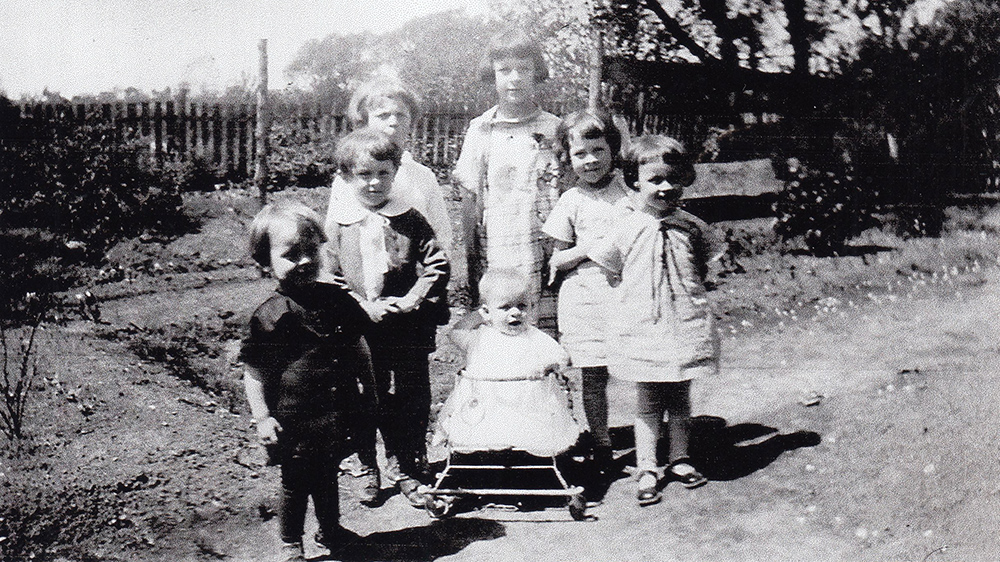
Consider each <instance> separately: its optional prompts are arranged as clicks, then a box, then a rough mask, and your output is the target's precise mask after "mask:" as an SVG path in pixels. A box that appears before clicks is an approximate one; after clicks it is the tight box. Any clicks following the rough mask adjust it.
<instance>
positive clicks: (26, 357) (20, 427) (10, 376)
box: [0, 293, 47, 441]
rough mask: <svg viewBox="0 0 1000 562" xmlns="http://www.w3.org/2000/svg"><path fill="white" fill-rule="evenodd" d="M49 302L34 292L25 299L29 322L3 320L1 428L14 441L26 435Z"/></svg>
mask: <svg viewBox="0 0 1000 562" xmlns="http://www.w3.org/2000/svg"><path fill="white" fill-rule="evenodd" d="M46 304H47V303H46V302H45V300H44V299H41V298H39V297H38V296H36V295H35V294H34V293H31V294H29V295H28V298H27V299H25V301H24V306H25V307H26V308H27V310H26V311H25V313H26V316H28V318H29V321H28V323H27V325H26V326H23V327H17V328H12V327H10V326H7V325H6V323H5V322H0V371H2V372H0V377H2V378H0V400H2V404H0V432H3V434H4V435H5V436H7V439H9V440H10V441H14V440H18V439H22V438H23V437H24V419H25V415H26V413H27V406H28V397H29V393H30V392H31V388H32V385H33V384H34V383H35V379H36V377H37V376H38V349H37V336H38V330H39V327H40V326H41V324H42V318H43V317H44V316H45V308H46V306H45V305H46Z"/></svg>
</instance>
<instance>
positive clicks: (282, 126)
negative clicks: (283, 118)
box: [268, 122, 336, 189]
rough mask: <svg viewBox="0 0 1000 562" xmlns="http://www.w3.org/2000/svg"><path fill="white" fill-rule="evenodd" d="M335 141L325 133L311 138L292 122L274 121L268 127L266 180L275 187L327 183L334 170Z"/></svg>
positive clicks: (309, 185)
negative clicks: (269, 129)
mask: <svg viewBox="0 0 1000 562" xmlns="http://www.w3.org/2000/svg"><path fill="white" fill-rule="evenodd" d="M335 145H336V142H335V141H334V140H333V139H331V138H330V137H329V136H324V137H322V138H320V139H318V140H314V139H312V138H310V137H309V135H308V134H306V133H305V132H304V131H303V130H302V129H301V128H298V127H295V126H294V125H293V124H290V123H285V122H282V123H275V124H274V125H272V127H271V154H270V156H269V160H268V165H269V169H270V172H271V178H270V182H269V184H270V185H271V186H274V187H275V188H279V189H280V188H283V187H287V186H291V185H297V186H300V187H316V186H319V185H329V184H330V182H331V181H332V180H333V175H334V172H336V165H335V162H334V159H333V153H334V147H335Z"/></svg>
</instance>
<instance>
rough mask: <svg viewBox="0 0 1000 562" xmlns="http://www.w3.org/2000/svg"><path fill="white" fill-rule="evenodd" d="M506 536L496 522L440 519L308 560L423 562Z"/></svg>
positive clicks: (365, 539) (360, 540)
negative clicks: (474, 544)
mask: <svg viewBox="0 0 1000 562" xmlns="http://www.w3.org/2000/svg"><path fill="white" fill-rule="evenodd" d="M506 534H507V532H506V529H505V528H504V526H503V525H502V524H500V523H498V522H496V521H486V520H483V519H471V518H461V519H443V520H439V521H433V522H431V523H430V524H428V525H423V526H420V527H412V528H407V529H399V530H396V531H386V532H382V533H372V534H370V535H368V536H365V537H359V538H358V540H357V541H355V542H352V543H351V544H348V545H346V546H344V547H343V548H342V549H338V550H337V551H336V552H333V553H331V554H329V555H327V556H320V557H318V558H311V559H310V560H313V561H316V562H320V561H331V560H343V561H362V560H384V561H386V562H389V561H402V560H406V561H408V562H409V561H413V562H423V561H430V560H436V559H438V558H441V557H442V556H449V555H452V554H455V553H457V552H460V551H461V550H462V549H463V548H465V547H467V546H469V545H470V544H472V543H474V542H477V541H486V540H493V539H498V538H500V537H503V536H505V535H506Z"/></svg>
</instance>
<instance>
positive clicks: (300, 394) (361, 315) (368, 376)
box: [241, 201, 374, 561]
mask: <svg viewBox="0 0 1000 562" xmlns="http://www.w3.org/2000/svg"><path fill="white" fill-rule="evenodd" d="M321 225H322V221H321V219H320V218H319V216H318V215H317V214H316V213H315V212H314V211H312V210H311V209H309V208H308V207H306V206H305V205H303V204H301V203H296V202H290V201H281V202H277V203H274V204H271V205H268V206H266V207H264V209H262V210H261V211H260V213H259V214H258V215H257V217H256V218H255V219H254V221H253V224H252V225H251V227H250V230H251V232H250V251H251V254H252V256H253V258H254V260H256V262H257V263H258V264H259V265H260V266H261V267H263V268H264V269H265V270H267V271H269V272H270V273H271V274H272V275H273V276H274V277H275V278H276V279H277V280H278V288H277V291H276V292H275V294H273V295H271V297H270V298H268V299H267V300H266V301H264V303H263V304H261V305H260V306H259V307H258V308H257V310H256V311H255V312H254V313H253V316H252V318H251V319H250V333H249V335H248V336H247V338H246V339H245V340H244V342H243V347H242V351H241V359H242V361H243V363H244V365H245V366H246V374H245V376H244V379H243V380H244V386H245V388H246V395H247V400H248V402H249V403H250V409H251V411H252V413H253V418H254V420H255V422H256V425H257V434H258V436H259V437H260V440H261V442H262V443H263V444H264V445H265V446H266V447H267V450H268V455H269V460H270V462H271V463H272V464H278V465H280V466H281V504H280V509H279V513H278V514H279V526H280V533H281V540H282V541H283V542H284V545H283V547H282V556H283V558H282V559H283V560H291V561H296V560H304V559H305V558H304V552H303V548H302V534H303V528H304V521H305V514H306V505H307V502H308V499H309V496H312V499H313V505H314V507H315V511H316V519H317V521H318V522H319V531H320V532H319V535H320V536H322V537H323V538H322V542H323V543H324V545H325V546H327V547H328V548H330V549H331V550H335V549H337V548H338V547H339V546H342V544H343V542H344V541H345V540H347V539H349V538H351V537H352V534H351V533H350V532H349V531H347V530H345V529H343V528H342V527H341V526H340V522H339V521H340V504H339V496H338V489H337V486H338V484H337V471H338V465H339V463H340V460H341V459H342V458H343V457H345V456H347V455H348V454H350V452H351V451H352V450H353V448H354V445H353V443H352V442H353V441H356V428H357V427H359V424H360V422H361V421H362V420H364V419H365V418H366V417H370V416H371V415H372V413H373V411H374V392H373V390H374V380H373V378H372V368H371V357H370V354H369V352H368V349H367V345H366V343H365V340H364V338H363V337H362V331H363V330H364V329H365V328H366V327H367V326H368V325H369V324H370V320H369V319H368V315H367V314H366V313H365V311H364V310H363V309H362V308H361V306H360V305H359V304H358V302H357V301H356V300H355V299H354V298H352V297H351V296H350V294H348V292H347V290H346V289H344V288H342V287H340V286H338V285H334V284H327V283H321V282H319V281H318V277H319V276H320V275H321V272H323V271H324V267H323V264H322V263H321V262H322V261H323V260H322V256H323V250H322V248H323V245H324V243H325V241H326V236H325V235H324V233H323V227H322V226H321Z"/></svg>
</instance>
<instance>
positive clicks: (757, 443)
mask: <svg viewBox="0 0 1000 562" xmlns="http://www.w3.org/2000/svg"><path fill="white" fill-rule="evenodd" d="M663 434H666V427H664V428H663ZM611 439H612V443H613V445H614V447H615V450H617V451H621V450H629V451H628V452H627V453H626V454H623V455H621V456H620V457H618V458H617V459H616V461H615V462H616V465H617V467H616V468H620V469H621V470H622V471H625V470H626V468H627V467H633V466H635V451H634V450H632V449H633V448H634V447H635V437H634V435H633V433H632V428H631V427H616V428H613V429H612V434H611ZM820 441H821V438H820V435H819V434H818V433H816V432H813V431H793V432H791V433H780V432H779V431H778V430H777V429H776V428H773V427H768V426H766V425H762V424H757V423H740V424H736V425H732V426H731V425H728V424H727V422H726V420H725V419H723V418H720V417H716V416H698V417H695V418H693V419H692V425H691V442H690V452H691V459H692V461H693V464H694V465H695V466H697V467H698V469H699V470H700V471H701V472H702V473H703V474H704V475H705V476H706V477H707V478H708V479H709V480H717V481H726V480H736V479H738V478H743V477H744V476H749V475H750V474H753V473H754V472H757V471H758V470H761V469H762V468H765V467H766V466H768V465H769V464H771V463H772V462H774V461H775V460H776V459H777V458H778V457H780V456H781V455H782V453H785V452H786V451H792V450H795V449H799V448H802V447H815V446H816V445H819V443H820ZM658 449H659V451H660V452H661V453H665V452H666V451H667V450H668V444H667V442H666V439H663V442H661V443H660V445H659V447H658ZM660 460H661V463H662V464H666V460H667V459H666V458H662V459H660Z"/></svg>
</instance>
